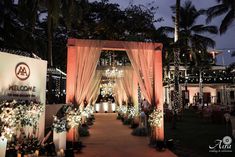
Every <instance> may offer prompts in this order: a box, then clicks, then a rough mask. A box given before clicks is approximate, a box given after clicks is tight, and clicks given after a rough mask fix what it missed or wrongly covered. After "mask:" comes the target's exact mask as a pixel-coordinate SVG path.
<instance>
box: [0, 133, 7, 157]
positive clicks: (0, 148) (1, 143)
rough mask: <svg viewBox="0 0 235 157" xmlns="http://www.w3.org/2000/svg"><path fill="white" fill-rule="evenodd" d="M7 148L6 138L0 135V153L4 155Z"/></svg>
mask: <svg viewBox="0 0 235 157" xmlns="http://www.w3.org/2000/svg"><path fill="white" fill-rule="evenodd" d="M6 149H7V139H6V138H4V137H0V155H1V156H5V155H6Z"/></svg>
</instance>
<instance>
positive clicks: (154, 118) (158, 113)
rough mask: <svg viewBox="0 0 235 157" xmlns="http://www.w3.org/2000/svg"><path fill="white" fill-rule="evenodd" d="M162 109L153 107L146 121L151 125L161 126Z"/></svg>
mask: <svg viewBox="0 0 235 157" xmlns="http://www.w3.org/2000/svg"><path fill="white" fill-rule="evenodd" d="M162 118H163V116H162V110H160V109H154V110H153V112H152V113H151V114H150V115H149V119H148V122H149V124H150V126H151V127H158V128H159V127H161V120H162Z"/></svg>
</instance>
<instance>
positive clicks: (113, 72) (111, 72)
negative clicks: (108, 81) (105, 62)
mask: <svg viewBox="0 0 235 157" xmlns="http://www.w3.org/2000/svg"><path fill="white" fill-rule="evenodd" d="M104 75H105V76H106V77H108V78H117V77H123V70H119V69H117V68H116V67H112V69H107V70H105V74H104Z"/></svg>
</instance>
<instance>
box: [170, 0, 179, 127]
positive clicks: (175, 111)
mask: <svg viewBox="0 0 235 157" xmlns="http://www.w3.org/2000/svg"><path fill="white" fill-rule="evenodd" d="M179 12H180V0H176V17H175V38H174V41H175V42H177V41H178V39H179ZM174 66H175V70H174V72H175V74H174V75H175V79H174V88H175V89H174V105H173V119H172V128H173V129H175V128H176V121H177V114H178V109H179V106H180V94H179V48H178V47H177V48H175V49H174Z"/></svg>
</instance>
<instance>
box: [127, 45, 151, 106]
mask: <svg viewBox="0 0 235 157" xmlns="http://www.w3.org/2000/svg"><path fill="white" fill-rule="evenodd" d="M123 45H124V47H126V48H127V55H128V57H129V59H130V61H131V64H132V66H133V69H134V71H135V73H136V75H137V79H138V82H139V85H140V89H141V91H142V93H143V95H144V97H145V98H146V100H147V101H148V102H149V103H150V104H152V103H153V87H152V80H153V73H152V71H153V57H154V56H153V55H154V51H155V45H154V44H150V43H144V42H138V43H136V42H128V43H127V42H123Z"/></svg>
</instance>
